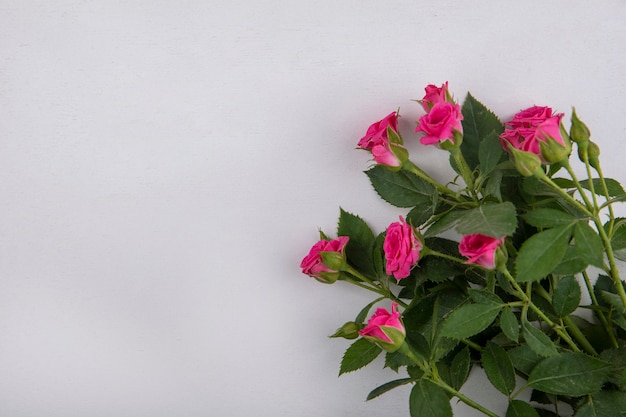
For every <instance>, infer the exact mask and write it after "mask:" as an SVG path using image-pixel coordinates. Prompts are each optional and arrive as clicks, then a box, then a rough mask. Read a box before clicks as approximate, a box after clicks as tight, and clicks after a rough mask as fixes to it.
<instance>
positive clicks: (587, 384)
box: [528, 352, 611, 397]
mask: <svg viewBox="0 0 626 417" xmlns="http://www.w3.org/2000/svg"><path fill="white" fill-rule="evenodd" d="M610 370H611V366H610V364H608V363H606V362H604V361H602V360H600V359H597V358H593V357H591V356H587V355H585V354H584V353H578V352H565V353H561V354H559V355H557V356H553V357H550V358H546V359H544V360H542V361H541V362H539V363H538V364H537V366H535V367H534V368H533V370H532V371H531V372H530V375H529V376H528V385H529V386H531V387H532V388H534V389H538V390H540V391H543V392H547V393H548V394H556V395H566V396H570V397H580V396H582V395H588V394H593V393H596V392H598V391H600V389H601V388H602V385H603V384H604V383H605V382H606V380H607V378H608V376H609V372H610Z"/></svg>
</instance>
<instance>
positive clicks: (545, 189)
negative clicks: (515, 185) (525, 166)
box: [522, 176, 561, 198]
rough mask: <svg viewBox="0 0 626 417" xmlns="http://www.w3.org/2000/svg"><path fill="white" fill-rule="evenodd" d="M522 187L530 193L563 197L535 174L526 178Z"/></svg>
mask: <svg viewBox="0 0 626 417" xmlns="http://www.w3.org/2000/svg"><path fill="white" fill-rule="evenodd" d="M522 188H523V189H524V191H525V192H526V193H528V194H530V195H537V196H552V197H559V198H560V197H561V194H560V193H559V192H558V191H557V190H555V189H554V188H552V187H551V186H549V185H548V184H546V183H544V182H543V181H541V180H539V179H538V178H537V177H534V176H533V177H526V178H524V180H523V182H522Z"/></svg>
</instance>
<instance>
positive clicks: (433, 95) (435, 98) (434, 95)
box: [420, 81, 449, 113]
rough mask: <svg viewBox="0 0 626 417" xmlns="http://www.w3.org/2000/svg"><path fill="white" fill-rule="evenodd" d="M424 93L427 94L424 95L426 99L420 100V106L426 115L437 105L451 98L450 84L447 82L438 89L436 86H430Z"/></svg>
mask: <svg viewBox="0 0 626 417" xmlns="http://www.w3.org/2000/svg"><path fill="white" fill-rule="evenodd" d="M424 91H425V92H426V94H425V95H424V98H423V99H421V100H420V104H421V105H422V107H423V108H424V110H425V111H426V113H428V112H429V111H430V109H432V108H433V106H434V105H435V104H437V103H441V102H444V101H447V98H448V96H449V93H448V82H447V81H446V82H445V83H443V84H442V85H441V87H437V86H436V85H434V84H428V85H427V86H426V88H424Z"/></svg>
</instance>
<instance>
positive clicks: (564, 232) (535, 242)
mask: <svg viewBox="0 0 626 417" xmlns="http://www.w3.org/2000/svg"><path fill="white" fill-rule="evenodd" d="M571 235H572V227H571V226H559V227H555V228H554V229H550V230H546V231H543V232H539V233H537V234H535V235H533V236H532V237H531V238H530V239H528V240H527V241H526V242H524V244H523V245H522V247H521V248H520V250H519V253H518V256H517V261H516V268H517V278H516V279H517V281H518V282H533V281H538V280H540V279H541V278H543V277H545V276H546V275H548V274H549V273H551V272H552V271H553V270H554V269H555V268H556V266H557V265H559V263H560V262H561V259H562V258H563V256H564V255H565V252H566V251H567V247H568V245H569V239H570V237H571Z"/></svg>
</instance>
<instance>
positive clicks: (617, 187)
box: [580, 178, 626, 197]
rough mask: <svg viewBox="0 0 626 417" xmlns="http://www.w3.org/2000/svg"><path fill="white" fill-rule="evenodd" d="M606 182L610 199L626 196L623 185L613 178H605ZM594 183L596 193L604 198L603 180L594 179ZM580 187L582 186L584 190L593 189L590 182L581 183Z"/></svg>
mask: <svg viewBox="0 0 626 417" xmlns="http://www.w3.org/2000/svg"><path fill="white" fill-rule="evenodd" d="M604 181H605V183H606V188H607V190H608V192H609V197H619V196H622V195H624V194H626V191H624V188H623V187H622V185H621V184H620V183H619V182H617V181H616V180H614V179H612V178H605V179H604ZM592 183H593V189H594V191H595V193H596V194H598V195H602V196H603V195H604V188H602V180H601V179H600V178H594V179H593V180H592ZM580 185H582V186H583V188H586V189H587V190H591V188H590V187H589V180H584V181H581V182H580Z"/></svg>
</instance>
